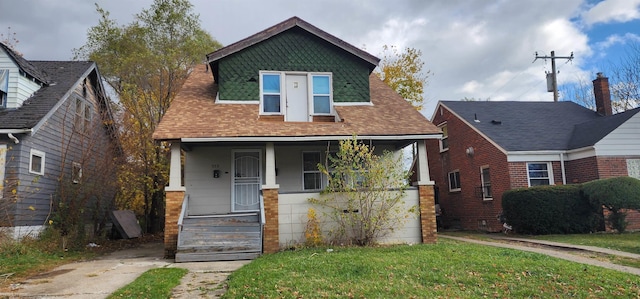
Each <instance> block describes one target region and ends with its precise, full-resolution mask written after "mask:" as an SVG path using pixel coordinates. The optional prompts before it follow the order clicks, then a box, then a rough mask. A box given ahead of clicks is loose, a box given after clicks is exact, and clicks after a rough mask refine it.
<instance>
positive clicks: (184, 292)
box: [0, 242, 249, 299]
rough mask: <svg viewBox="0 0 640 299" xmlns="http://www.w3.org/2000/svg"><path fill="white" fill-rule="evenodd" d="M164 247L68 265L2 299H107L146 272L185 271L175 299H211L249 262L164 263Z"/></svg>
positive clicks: (16, 287)
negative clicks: (175, 269)
mask: <svg viewBox="0 0 640 299" xmlns="http://www.w3.org/2000/svg"><path fill="white" fill-rule="evenodd" d="M163 254H164V252H163V244H162V243H158V242H156V243H145V244H141V245H140V246H139V247H137V248H132V249H126V250H120V251H116V252H113V253H111V254H109V255H105V256H103V257H100V258H98V259H95V260H91V261H82V262H74V263H70V264H65V265H62V266H60V267H57V268H55V269H53V270H52V271H49V272H47V273H42V274H40V275H37V276H33V277H30V278H28V279H25V280H23V281H21V282H19V283H15V284H12V285H11V286H9V287H8V288H5V289H0V298H43V299H44V298H72V299H75V298H78V299H80V298H91V299H92V298H96V299H98V298H106V297H107V296H109V295H110V294H111V293H113V292H115V291H116V290H118V289H119V288H121V287H123V286H125V285H127V284H129V283H131V282H132V281H134V280H135V279H136V278H137V277H138V276H140V275H141V274H142V273H144V272H145V271H147V270H149V269H152V268H160V267H178V268H186V269H188V270H189V273H188V274H187V275H185V277H184V278H183V279H182V282H181V284H180V286H178V287H176V288H175V289H174V296H172V297H173V298H212V297H216V296H219V295H221V294H222V293H223V292H224V288H223V287H224V284H223V282H224V281H225V280H226V279H227V276H228V275H229V274H230V273H231V272H233V271H235V270H237V269H238V268H240V267H242V265H244V264H246V263H248V262H249V261H232V262H207V263H180V264H176V263H174V262H173V260H166V259H163Z"/></svg>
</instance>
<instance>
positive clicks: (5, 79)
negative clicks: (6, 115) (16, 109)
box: [0, 69, 10, 108]
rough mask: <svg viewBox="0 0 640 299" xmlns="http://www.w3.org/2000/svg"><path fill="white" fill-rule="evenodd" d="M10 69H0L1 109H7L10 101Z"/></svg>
mask: <svg viewBox="0 0 640 299" xmlns="http://www.w3.org/2000/svg"><path fill="white" fill-rule="evenodd" d="M9 74H10V70H9V69H0V75H2V76H0V108H4V107H7V101H8V100H9Z"/></svg>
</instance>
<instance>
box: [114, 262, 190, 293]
mask: <svg viewBox="0 0 640 299" xmlns="http://www.w3.org/2000/svg"><path fill="white" fill-rule="evenodd" d="M187 272H189V271H188V270H187V269H183V268H156V269H151V270H148V271H147V272H144V273H142V275H140V276H139V277H138V278H136V280H134V281H133V282H132V283H130V284H128V285H126V286H124V287H122V288H121V289H119V290H117V291H116V292H115V293H113V294H111V295H110V296H109V297H107V298H111V299H113V298H169V297H170V296H171V290H172V289H173V288H174V287H176V286H177V285H178V284H180V279H182V277H183V276H184V275H185V274H187Z"/></svg>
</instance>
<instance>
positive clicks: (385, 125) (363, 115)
mask: <svg viewBox="0 0 640 299" xmlns="http://www.w3.org/2000/svg"><path fill="white" fill-rule="evenodd" d="M369 81H370V94H371V102H372V103H373V105H368V106H364V105H363V106H336V107H335V109H336V111H337V113H338V115H339V116H340V119H341V120H342V122H284V121H273V120H265V119H259V118H258V116H259V105H258V104H220V103H216V102H215V98H216V92H217V85H216V84H215V83H214V81H213V76H212V75H211V73H210V71H208V70H207V68H206V66H205V65H201V66H198V67H197V68H196V69H195V70H194V71H193V73H192V74H191V75H190V76H189V78H188V79H187V81H186V82H185V84H184V85H183V86H182V90H181V91H180V92H179V93H178V94H177V96H176V97H175V99H174V100H173V102H172V104H171V107H170V108H169V110H168V111H167V112H166V114H165V115H164V117H163V119H162V121H161V122H160V124H159V125H158V127H157V129H156V130H155V132H154V134H153V138H154V139H160V140H171V139H180V138H221V137H224V138H229V137H265V136H267V137H283V136H285V137H289V136H290V137H307V136H336V137H338V136H351V135H353V134H356V135H358V136H398V135H430V134H434V135H435V134H440V133H441V131H440V129H438V128H437V127H436V126H434V125H433V124H432V123H430V122H429V121H428V120H427V119H426V118H425V117H424V116H423V115H422V114H420V113H419V112H418V111H416V110H415V109H414V108H413V107H412V106H411V104H409V103H408V102H407V101H405V100H404V99H403V98H402V97H401V96H400V95H398V94H397V93H396V92H395V91H394V90H392V89H391V88H390V87H389V86H387V85H386V84H385V83H383V82H382V81H381V80H380V79H379V78H378V77H376V76H375V75H374V74H372V75H370V77H369Z"/></svg>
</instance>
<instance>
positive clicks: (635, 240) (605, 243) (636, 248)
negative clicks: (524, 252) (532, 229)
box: [525, 232, 640, 254]
mask: <svg viewBox="0 0 640 299" xmlns="http://www.w3.org/2000/svg"><path fill="white" fill-rule="evenodd" d="M525 237H527V238H532V239H538V240H547V241H553V242H561V243H569V244H575V245H585V246H596V247H602V248H609V249H614V250H619V251H625V252H630V253H636V254H640V232H633V233H623V234H615V233H595V234H580V235H540V236H525Z"/></svg>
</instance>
